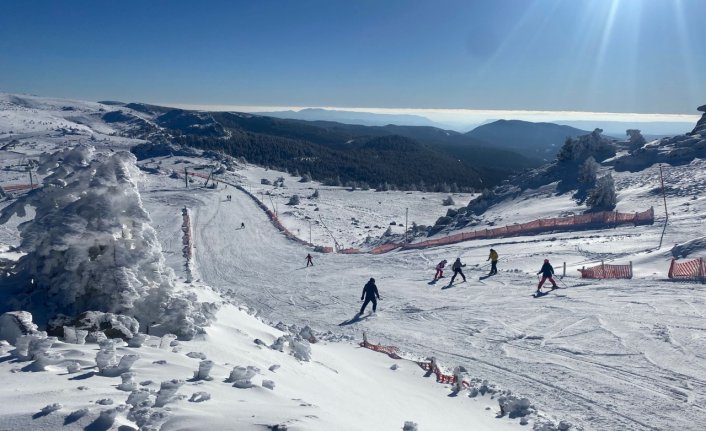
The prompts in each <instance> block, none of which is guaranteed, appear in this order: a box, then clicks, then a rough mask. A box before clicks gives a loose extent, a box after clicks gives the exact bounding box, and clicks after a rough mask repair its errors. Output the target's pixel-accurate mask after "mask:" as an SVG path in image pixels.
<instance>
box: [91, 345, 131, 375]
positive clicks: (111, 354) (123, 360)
mask: <svg viewBox="0 0 706 431" xmlns="http://www.w3.org/2000/svg"><path fill="white" fill-rule="evenodd" d="M138 359H140V355H133V354H130V355H124V356H122V357H120V360H119V361H118V359H117V356H116V354H115V342H114V341H113V340H105V341H103V342H102V343H101V344H100V350H99V351H98V353H96V366H97V367H98V372H99V373H100V374H102V375H104V376H109V377H115V376H119V375H121V374H123V373H127V372H128V371H130V368H131V367H132V365H133V364H134V363H135V362H136V361H137V360H138Z"/></svg>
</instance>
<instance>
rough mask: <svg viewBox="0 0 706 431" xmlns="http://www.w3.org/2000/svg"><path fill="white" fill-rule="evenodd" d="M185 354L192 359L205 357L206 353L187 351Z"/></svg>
mask: <svg viewBox="0 0 706 431" xmlns="http://www.w3.org/2000/svg"><path fill="white" fill-rule="evenodd" d="M186 356H188V357H190V358H193V359H201V360H203V359H206V355H205V354H203V353H201V352H189V353H187V354H186Z"/></svg>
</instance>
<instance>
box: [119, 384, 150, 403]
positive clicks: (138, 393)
mask: <svg viewBox="0 0 706 431" xmlns="http://www.w3.org/2000/svg"><path fill="white" fill-rule="evenodd" d="M149 399H150V390H149V389H147V388H140V389H138V390H133V391H132V392H131V393H130V395H128V397H127V401H125V403H127V404H129V405H131V406H133V407H134V406H137V405H140V404H144V403H146V402H148V401H149Z"/></svg>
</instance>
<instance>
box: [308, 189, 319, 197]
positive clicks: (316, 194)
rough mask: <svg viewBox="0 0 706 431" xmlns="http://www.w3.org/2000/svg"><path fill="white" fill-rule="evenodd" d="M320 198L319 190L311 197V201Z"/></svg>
mask: <svg viewBox="0 0 706 431" xmlns="http://www.w3.org/2000/svg"><path fill="white" fill-rule="evenodd" d="M318 197H319V189H316V190H314V193H312V194H311V196H309V199H316V198H318Z"/></svg>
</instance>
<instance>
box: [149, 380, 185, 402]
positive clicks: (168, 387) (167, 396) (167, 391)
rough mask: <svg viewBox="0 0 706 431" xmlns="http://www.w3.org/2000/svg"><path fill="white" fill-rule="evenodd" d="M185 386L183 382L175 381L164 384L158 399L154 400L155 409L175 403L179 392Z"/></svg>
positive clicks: (158, 393) (161, 386)
mask: <svg viewBox="0 0 706 431" xmlns="http://www.w3.org/2000/svg"><path fill="white" fill-rule="evenodd" d="M183 384H184V381H183V380H178V379H173V380H167V381H164V382H162V384H161V385H160V388H159V392H157V399H155V400H154V405H155V407H164V406H165V405H166V404H167V403H171V402H172V401H175V400H176V398H177V391H178V390H179V388H180V387H181V386H182V385H183Z"/></svg>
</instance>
